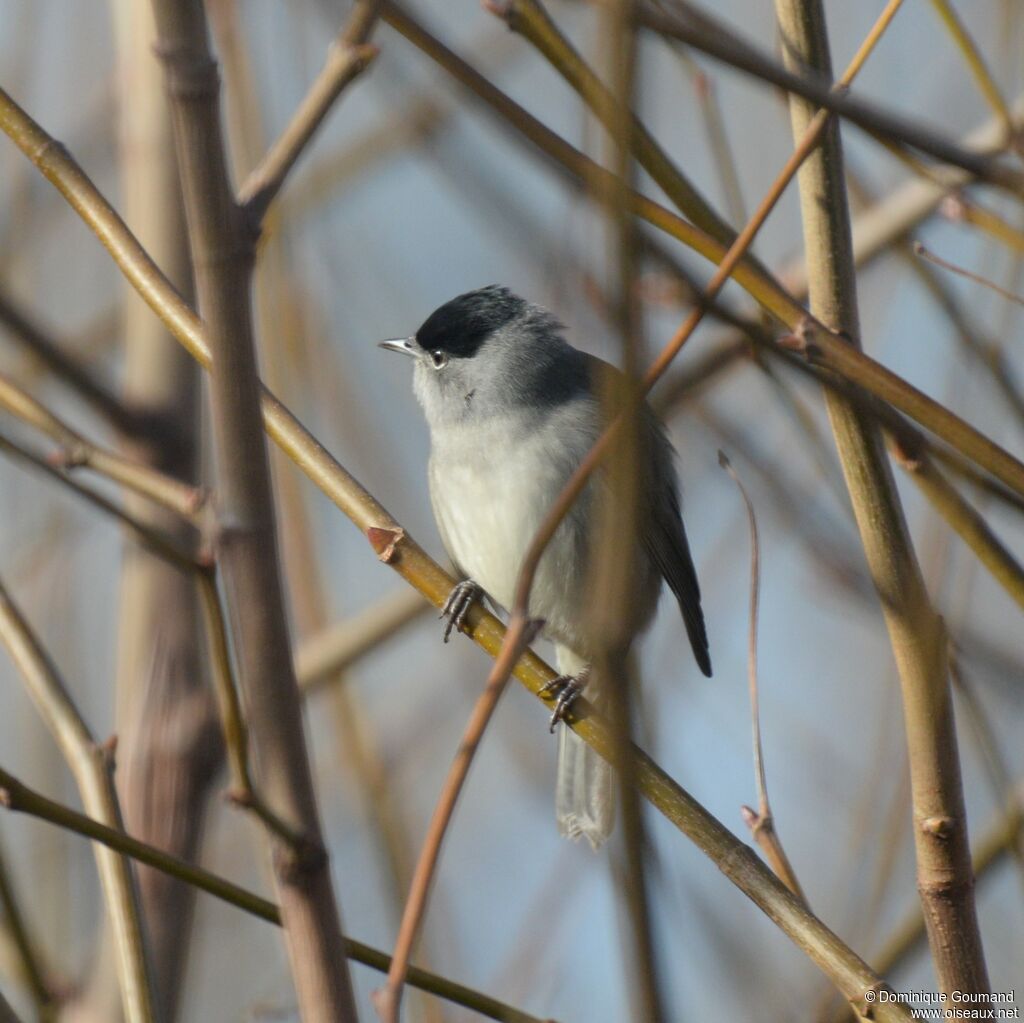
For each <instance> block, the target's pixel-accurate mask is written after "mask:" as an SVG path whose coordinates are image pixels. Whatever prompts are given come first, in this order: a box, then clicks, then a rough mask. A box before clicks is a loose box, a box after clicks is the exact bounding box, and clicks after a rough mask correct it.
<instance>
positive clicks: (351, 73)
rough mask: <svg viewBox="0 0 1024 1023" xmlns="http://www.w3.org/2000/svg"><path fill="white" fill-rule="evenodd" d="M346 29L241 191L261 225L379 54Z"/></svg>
mask: <svg viewBox="0 0 1024 1023" xmlns="http://www.w3.org/2000/svg"><path fill="white" fill-rule="evenodd" d="M346 34H347V32H346V31H345V30H343V31H342V33H341V34H340V35H339V37H338V38H337V39H335V40H334V42H333V43H331V47H330V49H329V50H328V52H327V60H326V62H325V63H324V67H323V70H322V71H321V72H320V74H319V75H317V77H316V80H315V81H314V82H313V84H312V85H311V86H310V89H309V92H308V93H307V94H306V96H305V98H304V99H303V100H302V102H301V103H300V104H299V108H298V110H296V111H295V113H294V115H293V116H292V119H291V121H289V122H288V125H287V127H286V128H285V129H284V131H283V132H282V133H281V135H280V137H279V138H278V139H277V141H276V142H274V144H273V145H272V146H271V147H270V149H269V150H268V151H267V154H266V156H264V157H263V159H262V161H260V163H259V165H258V166H257V167H256V168H255V170H253V172H252V173H251V174H250V175H249V177H248V178H247V179H246V180H245V183H244V184H243V185H242V187H241V188H240V189H239V191H238V203H239V205H240V206H242V207H243V208H244V209H245V211H246V213H247V214H248V216H249V218H250V221H251V224H252V226H253V227H254V228H255V227H257V226H258V225H259V224H260V222H261V221H262V220H263V218H264V217H265V216H266V213H267V210H268V209H269V208H270V204H271V203H272V202H273V201H274V199H275V198H276V196H277V193H278V192H279V191H280V190H281V186H282V185H283V184H284V180H285V178H286V177H287V176H288V174H289V173H290V172H291V169H292V168H293V167H294V166H295V163H296V162H297V161H298V159H299V157H300V156H301V155H302V153H303V151H304V150H305V148H306V146H308V145H309V143H310V142H311V141H312V138H313V136H314V135H315V134H316V132H317V131H318V129H319V128H320V125H321V124H322V123H323V121H324V118H325V117H326V116H327V114H328V113H330V111H331V109H332V107H333V106H334V104H335V101H336V100H337V99H338V97H339V96H340V95H341V93H342V91H343V90H344V89H345V87H346V86H347V85H349V84H350V83H351V82H353V81H355V79H356V78H358V77H359V75H361V74H362V73H363V72H364V71H365V70H366V69H367V68H368V67H369V66H370V64H371V63H372V62H373V60H374V58H375V57H376V56H377V52H378V51H377V47H376V46H371V45H369V44H366V43H363V44H352V43H349V42H348V41H347V40H346V38H345V36H346Z"/></svg>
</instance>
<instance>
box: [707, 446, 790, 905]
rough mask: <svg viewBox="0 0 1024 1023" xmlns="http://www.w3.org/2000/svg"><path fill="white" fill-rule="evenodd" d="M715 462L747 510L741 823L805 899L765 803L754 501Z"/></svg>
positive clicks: (727, 466)
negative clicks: (752, 798) (748, 791)
mask: <svg viewBox="0 0 1024 1023" xmlns="http://www.w3.org/2000/svg"><path fill="white" fill-rule="evenodd" d="M718 464H719V465H720V466H721V467H722V468H723V469H724V470H725V471H726V472H727V473H728V474H729V476H730V478H731V479H732V481H733V483H735V484H736V486H737V488H738V489H739V492H740V496H741V497H742V498H743V504H744V506H745V507H746V510H747V521H748V523H749V524H750V625H749V633H748V636H747V681H748V684H749V687H750V721H751V727H752V731H753V738H754V779H755V781H756V783H757V809H756V810H754V809H752V808H751V807H749V806H744V807H741V811H740V812H741V813H742V815H743V822H744V823H745V824H746V825H747V827H748V828H750V833H751V835H753V836H754V840H755V841H756V842H757V844H758V845H759V846H760V847H761V851H762V852H763V853H764V855H765V858H766V859H767V860H768V862H769V863H770V864H771V868H772V870H773V871H775V876H776V877H778V878H779V879H780V880H781V881H783V882H784V883H785V885H786V887H787V888H788V889H789V890H790V891H791V892H792V893H793V894H794V895H796V896H797V898H799V899H801V900H802V901H804V902H806V901H807V898H806V896H805V895H804V893H803V889H802V888H801V887H800V882H799V880H798V879H797V876H796V871H794V870H793V865H792V863H790V860H789V857H788V856H787V855H786V850H785V849H784V848H783V846H782V841H781V839H780V838H779V835H778V832H777V831H776V830H775V816H774V814H773V813H772V809H771V804H770V803H769V802H768V781H767V778H766V776H765V769H764V747H763V746H762V743H761V701H760V694H759V689H758V684H757V622H758V602H759V596H760V590H761V546H760V543H759V542H758V534H757V516H756V515H755V514H754V504H753V502H752V501H751V500H750V495H749V494H748V493H747V488H746V487H744V486H743V481H742V480H741V479H740V477H739V474H738V473H737V472H736V470H735V469H734V468H733V467H732V463H731V462H730V461H729V459H728V457H727V456H726V454H725V452H724V451H719V452H718Z"/></svg>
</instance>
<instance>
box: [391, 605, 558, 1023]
mask: <svg viewBox="0 0 1024 1023" xmlns="http://www.w3.org/2000/svg"><path fill="white" fill-rule="evenodd" d="M537 624H538V623H534V622H530V621H528V620H527V619H526V618H524V617H521V616H513V618H512V621H511V622H510V623H509V628H508V632H507V633H506V634H505V638H504V640H503V642H502V648H501V652H500V654H499V655H498V658H497V659H496V660H495V662H494V664H493V666H492V667H491V672H490V675H488V677H487V684H486V685H485V686H484V689H483V692H481V694H480V696H479V697H478V698H477V701H476V703H475V704H474V705H473V710H472V712H471V713H470V716H469V720H468V721H467V722H466V728H465V731H464V732H463V734H462V739H461V740H460V742H459V747H458V751H457V752H456V754H455V759H454V760H453V761H452V766H451V767H450V768H449V769H448V776H447V777H446V778H445V781H444V786H443V787H442V789H441V794H440V795H439V796H438V799H437V805H436V806H435V807H434V813H433V816H432V817H431V819H430V824H429V826H428V827H427V835H426V838H425V839H424V841H423V848H422V850H421V851H420V855H419V859H418V860H417V861H416V869H415V871H414V872H413V877H412V884H411V886H410V888H409V897H408V899H407V901H406V903H405V909H404V910H403V912H402V922H401V925H400V926H399V928H398V937H397V939H396V940H395V951H394V954H393V958H392V960H391V968H390V969H389V970H388V979H387V983H386V984H385V985H384V987H382V988H379V989H378V990H377V991H375V992H374V995H373V1002H374V1007H375V1008H376V1010H377V1015H378V1016H380V1018H381V1020H382V1021H383V1023H398V1018H399V1008H400V1006H401V1001H402V985H403V984H404V983H405V979H406V975H407V973H408V969H409V957H410V955H411V953H412V946H413V942H414V941H415V940H416V935H417V933H418V932H419V927H420V922H421V920H422V919H423V913H424V911H425V909H426V904H427V894H428V892H429V890H430V885H431V882H432V881H433V878H434V873H435V871H436V870H437V863H438V859H439V857H440V855H441V843H442V842H443V841H444V837H445V835H446V834H447V832H448V826H449V824H451V819H452V815H453V814H454V813H455V805H456V803H457V802H458V799H459V795H460V794H461V792H462V788H463V786H464V785H465V782H466V777H467V775H468V774H469V768H470V766H471V765H472V763H473V757H474V756H475V755H476V751H477V749H478V748H479V746H480V740H481V739H482V738H483V734H484V732H485V731H486V729H487V726H488V724H489V723H490V720H491V717H492V715H493V714H494V711H495V708H496V707H497V706H498V701H499V700H500V699H501V695H502V693H503V692H504V691H505V686H506V685H507V683H508V680H509V678H510V677H511V675H512V670H513V668H515V666H516V662H517V661H518V660H519V658H520V657H521V656H522V654H523V651H524V650H526V648H527V647H528V646H529V645H530V643H531V641H532V640H533V638H534V636H535V635H536V633H537V627H536V626H537Z"/></svg>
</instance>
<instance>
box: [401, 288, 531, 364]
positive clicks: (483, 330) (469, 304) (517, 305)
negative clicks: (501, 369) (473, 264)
mask: <svg viewBox="0 0 1024 1023" xmlns="http://www.w3.org/2000/svg"><path fill="white" fill-rule="evenodd" d="M524 309H526V302H525V301H524V300H523V299H521V298H519V297H518V296H517V295H513V294H512V292H511V291H509V290H508V288H502V287H500V286H499V285H497V284H492V285H490V286H489V287H486V288H480V289H478V290H477V291H467V292H466V294H465V295H459V297H458V298H453V299H452V300H451V301H450V302H445V304H444V305H443V306H441V308H440V309H436V310H435V311H434V312H432V313H431V314H430V316H428V317H427V319H426V321H425V322H424V323H423V326H422V327H420V329H419V330H418V331H416V340H417V341H418V342H419V345H420V347H421V348H425V349H426V350H427V351H428V352H436V351H441V352H445V353H446V354H448V355H453V356H455V357H456V358H462V359H468V358H471V357H472V356H473V355H475V354H476V352H477V349H479V347H480V346H481V345H482V344H483V343H484V341H485V340H486V339H487V336H488V335H489V334H491V333H493V332H494V331H495V330H498V329H499V328H500V327H504V326H505V324H506V323H509V322H511V321H512V320H514V319H515V318H516V317H517V316H519V315H520V314H521V313H522V312H523V310H524Z"/></svg>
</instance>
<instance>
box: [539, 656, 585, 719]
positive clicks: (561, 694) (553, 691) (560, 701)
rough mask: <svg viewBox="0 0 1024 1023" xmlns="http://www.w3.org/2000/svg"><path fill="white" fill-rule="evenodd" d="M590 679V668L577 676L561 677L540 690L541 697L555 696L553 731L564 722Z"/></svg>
mask: <svg viewBox="0 0 1024 1023" xmlns="http://www.w3.org/2000/svg"><path fill="white" fill-rule="evenodd" d="M589 678H590V668H584V669H583V670H582V671H581V672H579V674H576V675H559V676H558V678H553V679H552V680H551V681H550V682H548V684H547V685H545V686H542V687H541V689H540V695H541V696H551V695H554V696H555V707H554V710H553V711H552V712H551V729H550V730H551V731H552V732H553V731H554V730H555V726H556V725H557V724H558V722H559V721H564V720H565V718H566V715H567V714H568V713H569V710H570V708H571V707H572V705H573V703H574V702H575V701H576V697H577V696H579V695H580V693H582V692H583V690H584V688H585V687H586V684H587V680H588V679H589Z"/></svg>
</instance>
